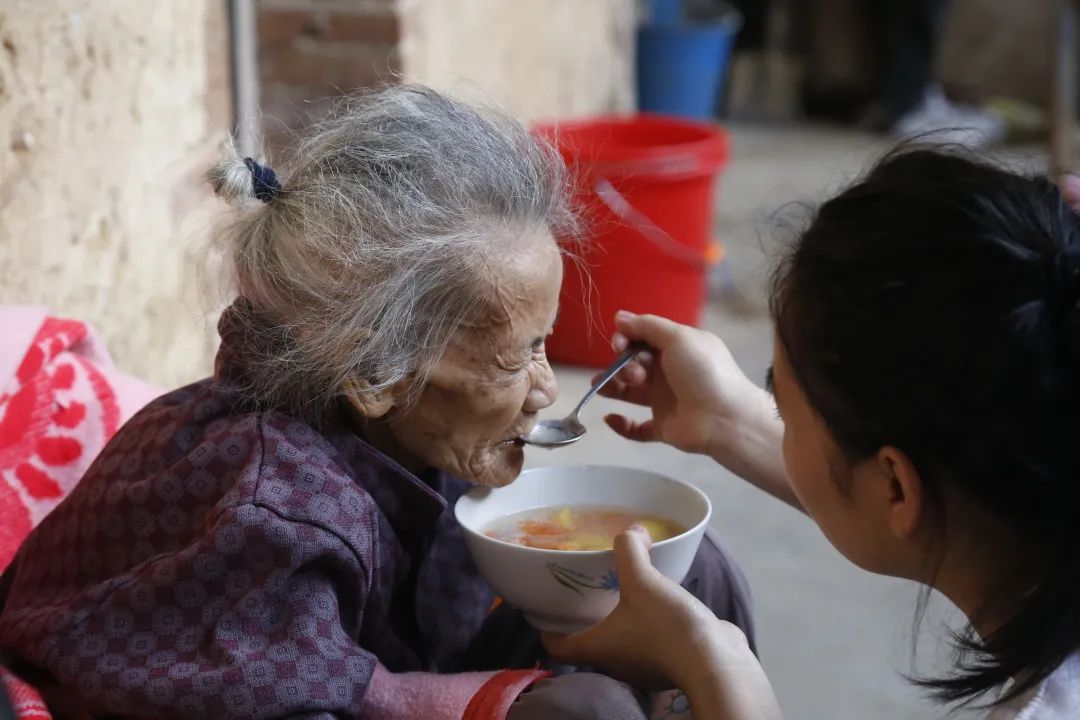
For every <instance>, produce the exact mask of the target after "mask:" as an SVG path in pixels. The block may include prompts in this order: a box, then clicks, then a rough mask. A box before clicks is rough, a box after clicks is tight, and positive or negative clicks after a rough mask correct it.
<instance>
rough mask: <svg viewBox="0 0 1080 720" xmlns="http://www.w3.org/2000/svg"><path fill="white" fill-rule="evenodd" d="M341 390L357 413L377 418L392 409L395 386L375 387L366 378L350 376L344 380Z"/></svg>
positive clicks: (395, 391)
mask: <svg viewBox="0 0 1080 720" xmlns="http://www.w3.org/2000/svg"><path fill="white" fill-rule="evenodd" d="M341 392H342V395H344V396H345V399H346V400H347V401H348V403H349V404H350V405H352V406H353V408H354V409H355V410H356V411H357V412H358V413H360V414H361V415H363V416H364V417H365V418H367V419H369V420H377V419H379V418H381V417H384V416H385V415H386V414H387V413H388V412H390V410H392V409H393V407H394V402H395V395H396V394H397V387H394V386H391V387H384V388H375V387H372V385H371V383H369V382H368V381H367V380H364V379H362V378H358V377H352V378H349V379H348V380H346V381H345V384H344V385H343V386H342V388H341Z"/></svg>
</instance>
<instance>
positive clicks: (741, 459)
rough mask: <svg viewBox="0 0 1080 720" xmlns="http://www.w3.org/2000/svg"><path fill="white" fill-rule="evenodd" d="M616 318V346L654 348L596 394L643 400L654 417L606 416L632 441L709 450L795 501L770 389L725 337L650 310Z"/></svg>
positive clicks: (727, 464) (742, 474)
mask: <svg viewBox="0 0 1080 720" xmlns="http://www.w3.org/2000/svg"><path fill="white" fill-rule="evenodd" d="M615 323H616V328H617V330H618V332H617V333H616V335H615V338H614V340H613V344H614V346H615V349H616V350H618V351H620V352H621V351H622V350H624V349H625V348H626V347H627V345H629V343H630V342H631V341H639V342H643V343H645V344H647V345H649V346H650V347H651V348H653V352H651V353H642V354H641V355H640V356H639V358H638V360H636V361H635V362H632V363H630V364H629V365H628V366H627V367H626V368H625V369H624V370H623V371H622V372H621V373H620V374H619V376H618V377H616V378H615V379H613V380H612V381H611V382H610V383H608V384H607V385H606V386H604V388H603V389H602V390H601V391H600V392H601V395H604V396H605V397H609V398H613V399H616V400H623V401H625V402H629V403H633V404H636V405H644V406H646V407H648V408H650V409H651V410H652V417H651V418H649V419H647V420H645V421H644V422H635V421H634V420H631V419H630V418H628V417H626V416H625V415H620V414H613V415H608V416H607V417H606V418H605V420H606V421H607V423H608V425H610V426H611V428H612V429H613V430H615V432H617V433H619V434H620V435H622V436H623V437H626V438H629V439H631V440H637V441H640V442H653V441H658V442H663V443H667V444H668V445H673V446H674V447H677V448H679V449H680V450H685V451H687V452H693V453H701V454H705V455H710V456H712V457H713V458H714V459H716V461H717V462H719V463H720V464H722V465H724V466H725V467H727V468H728V469H729V470H731V471H732V472H734V473H735V474H736V475H739V476H740V477H743V478H746V479H747V480H749V481H750V482H752V483H753V484H755V485H757V486H758V487H760V488H761V489H763V490H765V491H766V492H769V493H771V494H773V495H775V496H776V497H779V498H780V499H782V500H784V501H786V502H788V503H791V504H792V505H794V506H796V507H799V504H798V501H797V500H796V499H795V496H794V494H793V493H792V492H791V488H790V486H789V484H788V481H787V473H786V472H785V470H784V464H783V457H782V455H781V449H780V444H781V441H782V439H783V424H782V423H781V422H780V420H779V419H778V418H777V417H776V412H775V408H776V406H775V403H774V402H773V399H772V396H771V395H769V393H767V392H765V391H764V390H762V389H761V388H759V387H758V386H757V385H755V384H754V383H753V382H752V381H751V380H750V379H749V378H748V377H746V374H745V373H743V371H742V370H741V369H740V368H739V366H738V364H737V363H736V362H735V358H733V357H732V355H731V351H729V350H728V348H727V346H726V345H725V344H724V342H723V340H721V339H720V338H718V337H716V336H715V335H713V334H712V333H709V332H705V331H704V330H698V329H696V328H692V327H688V326H686V325H680V324H678V323H675V322H672V321H671V320H667V319H665V318H661V317H657V316H655V315H634V314H632V313H626V312H620V313H619V314H618V315H617V316H616V318H615Z"/></svg>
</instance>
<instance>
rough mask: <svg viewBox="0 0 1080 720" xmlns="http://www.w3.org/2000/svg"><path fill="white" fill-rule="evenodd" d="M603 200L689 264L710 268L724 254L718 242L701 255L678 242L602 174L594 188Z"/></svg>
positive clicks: (660, 245) (625, 218) (661, 247)
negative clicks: (631, 202)
mask: <svg viewBox="0 0 1080 720" xmlns="http://www.w3.org/2000/svg"><path fill="white" fill-rule="evenodd" d="M593 189H594V190H595V191H596V194H597V196H598V197H599V198H600V200H601V202H603V203H604V205H606V206H607V208H608V210H610V211H611V212H612V213H614V214H615V216H616V217H618V218H619V219H620V220H622V221H623V222H624V223H626V224H627V225H628V226H629V227H632V228H633V229H634V230H636V231H637V232H638V234H640V235H641V236H642V237H644V238H645V239H646V240H648V241H649V242H651V243H652V244H653V245H655V246H656V247H657V248H659V249H660V250H661V251H663V252H664V253H666V254H668V255H670V256H671V257H673V258H675V259H676V260H679V261H680V262H683V263H685V264H687V265H689V266H690V267H694V268H699V269H704V270H708V269H709V268H710V267H712V266H713V265H715V264H716V263H718V262H720V261H721V260H722V258H723V254H724V253H723V249H722V248H721V247H720V246H719V245H716V244H713V245H710V246H709V248H708V249H707V250H706V252H705V256H704V257H702V256H701V255H699V254H698V253H696V252H694V251H693V250H690V249H689V248H687V247H686V246H685V245H683V244H681V243H679V242H677V241H676V240H675V238H673V237H671V234H670V233H669V232H668V231H667V230H664V229H663V228H662V227H660V226H659V225H657V224H656V223H654V222H653V221H652V220H650V219H649V218H648V217H647V216H646V215H645V214H644V213H643V212H641V211H640V210H638V209H637V208H635V207H634V206H633V205H631V204H630V201H629V200H627V199H626V198H625V197H624V196H623V194H622V193H620V192H619V191H618V190H616V189H615V186H614V185H612V184H611V181H610V180H608V179H607V178H600V179H598V180H597V181H596V185H595V187H594V188H593Z"/></svg>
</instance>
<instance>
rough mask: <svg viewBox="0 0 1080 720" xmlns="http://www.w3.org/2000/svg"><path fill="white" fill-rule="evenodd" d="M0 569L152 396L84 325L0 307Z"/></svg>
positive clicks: (33, 309)
mask: <svg viewBox="0 0 1080 720" xmlns="http://www.w3.org/2000/svg"><path fill="white" fill-rule="evenodd" d="M0 333H3V336H4V342H3V343H0V570H2V569H3V568H4V567H6V566H7V564H8V562H10V561H11V558H12V556H13V555H14V554H15V551H16V550H17V549H18V547H19V544H20V543H21V542H22V540H23V538H24V537H26V535H27V533H29V532H30V529H31V528H32V527H34V526H35V525H36V524H37V523H39V522H40V521H41V519H42V518H44V517H45V515H47V514H48V513H49V511H50V510H52V509H53V508H54V507H55V506H56V504H57V503H58V502H60V500H62V499H63V498H64V497H65V496H66V495H67V494H68V492H70V491H71V488H72V487H74V485H75V483H76V482H77V481H78V480H79V478H80V477H81V476H82V474H83V473H84V472H85V471H86V469H87V468H88V467H89V466H90V463H91V462H93V460H94V458H95V457H96V456H97V454H98V452H99V451H100V450H101V448H103V447H104V446H105V443H106V442H107V441H108V439H109V438H110V437H112V435H113V433H115V432H116V430H117V428H119V427H120V425H121V424H122V423H123V422H124V421H125V420H127V418H128V417H130V416H131V415H133V414H134V413H135V412H136V411H137V410H139V409H140V408H141V407H142V406H143V405H145V404H146V403H147V402H149V401H150V400H152V399H153V398H154V397H156V396H157V395H159V394H160V391H159V390H158V389H157V388H154V387H152V386H151V385H148V384H146V383H144V382H142V381H140V380H137V379H135V378H132V377H130V376H127V375H124V374H122V373H119V372H117V371H116V369H115V368H114V367H113V364H112V360H111V359H110V358H109V354H108V352H107V351H106V349H105V347H104V345H103V344H102V343H101V341H100V340H99V339H98V338H97V336H96V335H95V334H94V333H93V331H91V330H90V329H89V328H88V327H87V326H86V325H85V324H84V323H81V322H79V321H76V320H62V319H59V318H54V317H50V316H49V315H48V312H47V310H46V309H45V308H43V307H37V306H0Z"/></svg>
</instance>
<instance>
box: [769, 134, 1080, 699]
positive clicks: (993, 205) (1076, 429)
mask: <svg viewBox="0 0 1080 720" xmlns="http://www.w3.org/2000/svg"><path fill="white" fill-rule="evenodd" d="M1078 300H1080V219H1078V218H1077V216H1076V215H1075V214H1074V213H1073V212H1072V211H1071V210H1070V208H1069V207H1068V205H1067V204H1066V203H1065V202H1064V201H1063V199H1062V196H1061V194H1060V192H1059V191H1058V189H1057V187H1056V186H1055V185H1054V184H1053V183H1052V182H1050V181H1048V180H1047V179H1046V178H1043V177H1035V176H1030V177H1029V176H1024V175H1021V174H1017V173H1014V172H1010V171H1008V170H1005V169H1003V168H1001V167H998V166H996V165H994V164H991V163H988V162H985V161H981V160H976V159H973V158H972V157H970V156H969V155H967V154H965V153H964V152H962V151H957V150H949V149H928V148H925V147H911V146H909V147H906V148H901V149H899V150H897V151H894V152H893V153H891V154H890V155H889V156H887V157H886V158H884V159H883V160H882V161H880V162H879V163H878V164H876V165H875V166H874V167H873V168H872V169H871V170H870V171H869V173H868V174H867V175H865V177H863V178H862V179H861V180H860V181H859V182H857V183H856V184H854V185H853V186H851V187H850V188H848V189H847V190H845V191H844V192H842V193H840V194H839V195H838V196H837V197H835V198H833V199H832V200H829V201H828V202H826V203H824V204H823V205H822V206H821V207H820V208H819V209H818V211H817V213H816V216H815V217H814V218H813V219H812V220H811V222H810V224H809V226H808V227H807V229H806V230H805V231H804V232H803V233H801V235H800V237H799V238H798V240H797V241H796V242H795V243H794V246H793V247H792V248H791V250H790V252H789V253H788V255H787V256H786V258H785V260H784V262H783V263H782V264H781V265H780V266H779V267H778V269H777V272H776V275H775V277H774V284H773V290H772V298H771V309H772V314H773V319H774V322H775V324H776V329H777V334H778V337H779V340H780V342H781V344H782V347H783V348H784V351H785V353H786V355H787V357H788V358H789V361H790V364H791V367H792V369H793V371H794V375H795V378H796V381H797V382H798V384H799V386H800V388H801V389H802V390H803V392H804V394H805V395H806V397H807V399H808V401H809V402H810V404H811V406H812V407H813V408H814V409H815V410H816V411H817V413H818V414H819V415H820V416H821V417H822V419H823V420H824V422H825V424H826V426H827V427H828V428H829V430H830V433H831V435H832V436H833V438H834V439H835V441H836V443H837V445H838V446H839V448H840V450H841V452H842V453H843V454H844V455H845V456H846V457H848V458H851V459H864V458H868V457H872V456H873V455H874V454H875V453H876V452H877V451H878V450H879V449H880V448H881V447H883V446H886V445H892V446H895V447H898V448H900V449H901V450H903V451H904V452H905V453H907V455H908V456H909V457H910V458H911V459H912V462H913V463H914V464H915V466H916V467H917V468H918V470H919V472H920V474H921V476H922V478H923V480H924V482H925V483H926V485H927V487H928V489H929V497H930V499H931V501H935V505H937V506H938V507H937V508H936V509H937V510H939V511H941V512H944V506H943V503H942V490H944V489H946V488H948V489H950V490H951V491H955V492H959V493H961V494H962V495H963V496H965V497H967V498H969V499H970V500H971V501H973V502H975V503H978V504H980V505H981V506H982V507H984V508H985V509H986V510H988V511H989V512H990V513H992V514H993V515H994V516H995V517H996V518H997V519H998V520H999V521H1000V522H1002V523H1005V524H1006V525H1007V526H1009V527H1011V528H1012V529H1013V530H1014V531H1015V533H1016V535H1017V536H1018V537H1019V538H1022V540H1023V546H1024V547H1026V548H1030V550H1029V554H1030V555H1031V557H1030V558H1025V561H1026V566H1027V571H1028V574H1027V576H1025V577H1023V578H1020V577H1015V578H1002V583H1003V593H1002V597H1000V598H993V599H992V601H988V603H987V606H986V607H985V608H984V609H985V610H991V609H993V610H1001V609H1002V608H1008V611H1007V617H1008V620H1007V621H1006V622H1005V623H1004V624H1003V625H1001V626H1000V627H999V628H998V629H997V630H996V631H994V632H993V633H992V634H989V635H988V636H986V637H983V638H979V637H978V636H977V635H976V634H975V632H974V631H973V630H972V628H970V627H969V628H968V629H967V630H966V631H965V632H964V633H962V634H960V635H958V636H956V639H957V640H958V645H957V650H958V653H957V655H958V656H957V665H956V668H955V670H954V671H953V672H951V673H950V674H948V675H947V676H945V677H941V678H936V679H930V680H923V681H920V682H921V683H922V684H923V685H925V686H927V687H928V688H930V690H931V691H932V693H933V694H934V695H936V696H937V697H939V698H941V699H944V700H947V701H961V702H967V701H971V700H973V699H976V698H978V697H980V696H982V695H983V694H984V693H987V692H989V691H992V690H994V689H996V688H999V687H1000V686H1001V685H1002V684H1003V683H1005V682H1006V681H1007V680H1009V679H1010V678H1015V679H1016V680H1017V682H1016V683H1015V684H1014V685H1013V686H1012V688H1011V689H1010V691H1009V692H1008V693H1007V694H1006V695H1005V696H1004V697H1002V698H1000V699H999V701H1003V700H1004V699H1006V698H1008V697H1013V696H1015V695H1017V694H1019V693H1021V692H1023V691H1024V690H1026V689H1029V688H1030V687H1032V686H1033V685H1035V684H1037V683H1038V682H1040V681H1041V680H1043V679H1044V678H1045V677H1046V676H1047V675H1048V674H1049V673H1051V672H1052V671H1053V670H1054V669H1055V668H1056V667H1057V666H1058V665H1060V664H1061V662H1062V661H1063V660H1064V659H1065V658H1067V657H1068V656H1069V655H1070V654H1072V653H1074V652H1076V651H1078V650H1080V308H1078V306H1077V303H1078ZM946 520H947V518H946ZM994 603H1000V604H999V605H995V604H994Z"/></svg>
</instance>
